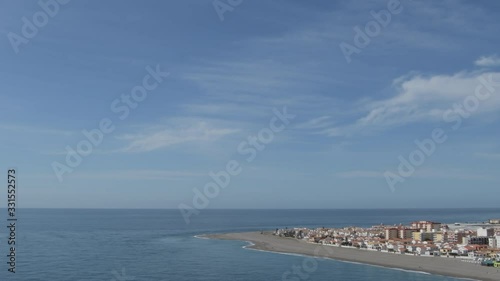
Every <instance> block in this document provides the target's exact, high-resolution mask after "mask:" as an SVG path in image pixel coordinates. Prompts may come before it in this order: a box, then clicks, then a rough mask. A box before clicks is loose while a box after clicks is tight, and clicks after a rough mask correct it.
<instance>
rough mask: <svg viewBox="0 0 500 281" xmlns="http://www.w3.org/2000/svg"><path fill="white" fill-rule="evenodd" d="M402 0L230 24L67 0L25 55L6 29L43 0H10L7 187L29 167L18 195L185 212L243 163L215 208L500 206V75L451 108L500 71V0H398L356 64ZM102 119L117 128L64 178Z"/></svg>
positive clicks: (2, 68) (242, 15) (203, 0)
mask: <svg viewBox="0 0 500 281" xmlns="http://www.w3.org/2000/svg"><path fill="white" fill-rule="evenodd" d="M222 2H224V3H226V2H227V1H225V0H222ZM388 2H390V1H326V0H325V1H319V0H318V1H298V0H289V1H284V0H277V1H263V0H259V1H253V0H244V1H242V3H241V4H240V5H237V6H235V7H232V10H231V11H227V12H225V13H224V14H223V20H221V18H220V17H219V15H218V13H217V11H216V9H215V8H214V5H213V0H199V1H195V0H190V1H152V0H148V1H118V0H114V1H70V2H69V3H67V4H64V5H60V9H59V11H58V12H57V13H56V14H55V15H54V16H53V17H50V18H49V20H48V23H47V24H46V25H44V26H43V27H40V28H38V31H37V32H36V34H35V35H34V36H33V37H32V38H29V40H27V41H28V42H27V43H26V44H24V43H23V44H20V45H19V46H18V53H16V52H15V51H14V48H13V46H12V44H11V42H10V41H9V34H12V33H16V34H18V35H20V36H22V28H23V24H24V23H23V17H26V18H27V19H28V20H30V21H32V19H33V15H34V14H35V13H36V12H38V11H42V8H41V7H40V6H39V4H37V2H36V1H2V7H3V8H2V9H1V10H0V19H1V20H0V32H1V33H2V36H3V40H1V41H0V42H1V43H0V61H1V62H2V63H1V64H0V98H1V101H2V102H1V103H0V109H1V110H0V128H1V131H0V142H1V146H0V159H1V161H0V163H1V165H0V167H2V170H3V171H5V172H2V174H3V176H2V177H3V178H4V179H5V180H4V183H5V182H6V170H7V169H8V168H10V167H16V168H17V170H18V184H19V191H18V192H19V207H47V208H52V207H54V208H59V207H76V208H176V207H177V206H178V205H179V204H180V203H185V204H192V199H193V196H194V193H193V189H195V188H197V189H199V190H203V187H204V186H205V185H206V184H207V183H209V182H211V181H212V179H211V177H210V176H209V173H210V172H211V171H213V172H218V171H221V170H223V169H225V167H226V164H227V163H228V161H230V160H235V161H237V162H238V163H240V164H241V169H242V172H241V174H239V175H236V176H233V177H231V182H230V183H229V185H228V186H227V187H226V188H224V189H222V190H221V191H220V193H219V194H218V196H215V198H212V199H210V200H209V201H210V204H209V206H208V207H209V208H404V207H409V208H433V207H497V206H498V198H499V196H500V189H499V188H498V187H499V184H500V173H499V172H498V171H499V167H500V144H499V137H500V130H499V128H500V127H499V125H500V83H498V82H497V84H496V86H494V87H493V90H492V91H491V96H490V97H488V98H487V99H485V100H480V101H479V103H478V105H477V109H475V110H473V111H472V112H468V113H470V114H468V115H467V117H459V116H460V115H459V114H458V113H457V112H454V113H449V112H448V113H447V111H448V110H450V109H451V110H453V109H454V108H455V106H456V105H460V104H463V103H464V101H465V100H467V99H469V100H471V99H472V96H473V95H474V94H475V91H476V89H477V87H478V85H481V82H480V80H479V79H478V78H480V77H488V76H490V77H493V80H494V81H500V48H499V47H500V37H499V36H498V34H499V31H500V22H499V21H498V18H499V15H500V3H498V2H496V1H439V2H437V1H410V0H401V9H402V10H401V12H400V13H397V14H392V15H391V19H390V20H389V21H388V23H387V25H386V26H381V29H380V32H379V33H378V34H376V36H373V37H371V38H369V40H370V42H369V43H368V44H367V45H366V46H365V47H362V48H358V49H359V52H357V53H354V54H352V55H351V56H350V62H348V61H347V60H346V57H345V56H344V54H343V52H342V50H341V48H340V45H341V43H342V42H344V43H347V44H351V45H353V46H354V45H355V42H354V38H355V35H356V31H355V27H356V26H358V27H360V28H361V29H362V30H364V29H365V25H366V24H367V23H368V22H370V21H373V20H374V17H373V13H372V11H375V12H377V13H378V12H379V11H381V10H387V9H388ZM148 66H149V67H150V68H151V69H156V68H157V67H159V68H160V69H161V71H164V72H168V73H169V75H168V77H165V78H164V81H163V82H161V83H158V86H157V87H156V88H155V89H154V90H151V91H149V92H148V95H147V97H146V98H145V99H144V100H143V101H141V102H138V103H137V104H138V105H137V107H136V108H131V109H130V113H129V114H128V115H127V116H126V117H125V118H123V120H122V119H121V118H119V117H120V114H117V113H116V112H115V111H113V109H112V108H111V105H112V104H113V102H114V101H115V100H116V99H120V97H121V95H122V94H130V91H131V89H133V88H134V87H136V86H138V85H142V83H143V78H144V77H145V76H146V75H148V74H149V73H150V71H148V70H147V67H148ZM152 81H153V80H152ZM493 84H494V83H493ZM484 89H487V86H485V87H484ZM284 107H286V110H287V112H288V113H289V114H293V115H294V116H295V118H293V119H292V120H291V121H290V123H289V124H286V128H285V129H284V130H283V131H281V132H276V133H275V137H274V139H273V140H272V141H271V142H270V143H268V144H265V148H264V149H262V150H259V151H258V152H257V153H256V156H255V159H253V160H251V161H247V160H246V159H247V157H248V155H246V154H242V153H239V152H238V146H239V145H240V143H242V142H244V141H246V140H247V138H248V137H249V136H251V135H256V134H257V133H258V132H259V131H261V130H262V129H264V128H268V127H269V122H270V120H271V119H272V118H273V117H274V116H275V113H274V112H273V110H279V111H282V110H283V108H284ZM446 115H447V116H448V118H446V117H443V116H446ZM103 118H109V119H110V120H111V121H112V123H113V125H114V126H115V130H114V131H113V132H112V133H109V134H104V138H103V141H102V143H101V144H99V145H97V146H95V147H94V148H93V152H92V153H91V154H90V155H88V156H84V157H82V158H83V160H82V162H81V164H79V165H77V167H74V168H72V170H73V171H72V172H71V173H66V174H64V177H63V180H62V182H61V181H59V180H58V178H57V176H56V174H55V172H54V169H53V163H54V162H58V163H61V164H65V163H66V160H65V157H66V151H65V148H66V147H67V146H70V147H72V148H75V149H76V146H77V144H78V143H79V142H80V141H82V140H85V136H84V135H83V134H82V130H92V129H96V128H98V127H99V122H100V121H101V120H102V119H103ZM458 119H460V120H461V123H460V124H458V123H457V122H458V121H457V120H458ZM454 126H455V127H456V128H454ZM436 128H441V129H442V130H443V132H444V133H445V134H446V137H447V138H446V141H444V142H443V143H441V144H436V148H435V150H434V152H433V153H431V154H430V155H429V156H426V157H425V160H424V161H423V164H422V165H419V166H418V167H416V168H415V172H414V173H413V174H412V175H411V176H409V177H407V178H405V180H404V182H398V183H397V184H396V185H395V189H394V190H393V191H391V189H390V188H389V186H388V183H387V181H386V177H385V176H384V173H385V172H386V171H391V172H393V173H395V174H397V173H398V165H400V160H399V159H398V157H399V156H400V155H401V156H402V157H403V158H405V159H408V158H409V155H410V153H411V152H413V151H415V150H416V149H417V148H418V147H417V145H416V144H415V141H416V140H423V139H427V138H431V137H432V132H433V130H435V129H436ZM5 197H6V192H0V200H1V201H2V202H6V199H5ZM2 204H4V203H2Z"/></svg>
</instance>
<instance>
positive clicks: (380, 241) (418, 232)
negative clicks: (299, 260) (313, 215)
mask: <svg viewBox="0 0 500 281" xmlns="http://www.w3.org/2000/svg"><path fill="white" fill-rule="evenodd" d="M273 234H274V235H276V236H280V237H290V238H295V239H301V240H305V241H307V242H310V243H317V244H322V245H329V246H337V247H348V248H349V247H350V248H357V249H361V250H367V251H379V252H387V253H395V254H404V255H414V256H429V257H445V258H456V259H462V260H463V261H465V262H471V263H478V264H481V265H484V266H494V267H500V219H490V220H489V221H488V222H480V223H453V224H444V223H440V222H433V221H415V222H412V223H410V224H409V225H402V224H400V225H383V224H380V225H374V226H372V227H368V228H363V227H355V226H350V227H343V228H324V227H322V228H316V229H308V228H291V229H288V228H285V229H276V231H275V232H274V233H273Z"/></svg>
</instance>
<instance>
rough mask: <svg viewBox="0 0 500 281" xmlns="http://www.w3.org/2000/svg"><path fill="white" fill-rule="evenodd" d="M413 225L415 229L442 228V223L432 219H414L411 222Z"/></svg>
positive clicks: (435, 229) (432, 229)
mask: <svg viewBox="0 0 500 281" xmlns="http://www.w3.org/2000/svg"><path fill="white" fill-rule="evenodd" d="M411 227H412V228H415V229H424V230H425V231H427V232H432V231H439V230H441V223H440V222H432V221H414V222H412V223H411Z"/></svg>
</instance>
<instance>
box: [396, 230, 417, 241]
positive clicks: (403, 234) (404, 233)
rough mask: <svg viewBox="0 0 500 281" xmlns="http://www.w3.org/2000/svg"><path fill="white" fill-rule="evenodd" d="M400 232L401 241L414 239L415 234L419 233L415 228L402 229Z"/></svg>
mask: <svg viewBox="0 0 500 281" xmlns="http://www.w3.org/2000/svg"><path fill="white" fill-rule="evenodd" d="M398 231H399V233H398V238H400V239H408V238H413V233H415V232H418V230H417V229H413V228H400V229H399V230H398Z"/></svg>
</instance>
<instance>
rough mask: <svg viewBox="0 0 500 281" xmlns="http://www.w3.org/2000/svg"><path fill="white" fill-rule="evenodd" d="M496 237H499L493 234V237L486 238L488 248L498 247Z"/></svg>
mask: <svg viewBox="0 0 500 281" xmlns="http://www.w3.org/2000/svg"><path fill="white" fill-rule="evenodd" d="M498 238H500V237H498V236H495V237H490V238H489V239H488V246H489V247H490V248H492V249H496V248H498Z"/></svg>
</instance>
